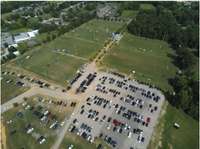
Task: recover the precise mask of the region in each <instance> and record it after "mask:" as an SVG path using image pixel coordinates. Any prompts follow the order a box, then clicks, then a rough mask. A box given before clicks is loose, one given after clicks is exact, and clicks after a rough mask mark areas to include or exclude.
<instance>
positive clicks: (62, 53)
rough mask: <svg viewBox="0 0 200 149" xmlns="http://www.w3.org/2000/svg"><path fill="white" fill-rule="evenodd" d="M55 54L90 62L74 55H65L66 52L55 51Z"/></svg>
mask: <svg viewBox="0 0 200 149" xmlns="http://www.w3.org/2000/svg"><path fill="white" fill-rule="evenodd" d="M53 52H54V53H58V54H61V55H66V56H70V57H73V58H75V59H79V60H83V61H88V59H87V58H84V57H80V56H76V55H73V54H69V53H64V52H58V51H53Z"/></svg>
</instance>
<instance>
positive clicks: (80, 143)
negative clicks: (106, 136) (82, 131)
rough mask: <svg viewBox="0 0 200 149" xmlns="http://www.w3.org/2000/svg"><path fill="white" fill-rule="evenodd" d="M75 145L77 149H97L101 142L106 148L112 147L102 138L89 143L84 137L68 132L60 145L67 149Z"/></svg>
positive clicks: (61, 148) (61, 147)
mask: <svg viewBox="0 0 200 149" xmlns="http://www.w3.org/2000/svg"><path fill="white" fill-rule="evenodd" d="M71 144H72V145H74V148H75V149H86V148H87V149H95V148H97V147H98V145H99V144H102V145H103V146H104V149H110V147H109V146H108V145H107V144H106V143H105V142H103V141H102V140H100V139H97V140H96V141H95V142H94V143H93V144H91V143H89V142H88V141H86V140H85V139H83V138H82V137H80V136H78V135H75V134H73V133H70V132H67V133H66V135H65V138H64V139H63V142H62V144H61V146H60V149H66V148H67V147H69V146H70V145H71Z"/></svg>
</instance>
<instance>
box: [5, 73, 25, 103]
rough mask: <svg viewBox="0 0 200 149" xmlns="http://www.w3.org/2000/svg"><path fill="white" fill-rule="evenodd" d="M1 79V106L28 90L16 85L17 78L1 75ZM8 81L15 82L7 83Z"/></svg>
mask: <svg viewBox="0 0 200 149" xmlns="http://www.w3.org/2000/svg"><path fill="white" fill-rule="evenodd" d="M2 71H3V70H2ZM1 79H2V80H1V104H3V103H5V102H7V101H9V100H10V99H12V98H14V97H16V96H18V95H20V94H21V93H23V92H25V91H27V90H28V87H19V86H17V85H16V81H17V78H16V77H15V76H10V75H1ZM8 79H11V80H13V82H11V83H6V81H7V80H8Z"/></svg>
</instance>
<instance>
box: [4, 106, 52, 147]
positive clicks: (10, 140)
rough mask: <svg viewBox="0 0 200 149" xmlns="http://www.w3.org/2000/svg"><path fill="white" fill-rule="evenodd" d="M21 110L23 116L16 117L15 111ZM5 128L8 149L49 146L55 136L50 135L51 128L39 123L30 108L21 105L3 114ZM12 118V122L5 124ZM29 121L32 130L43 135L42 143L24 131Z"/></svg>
mask: <svg viewBox="0 0 200 149" xmlns="http://www.w3.org/2000/svg"><path fill="white" fill-rule="evenodd" d="M18 111H21V112H22V113H23V114H24V117H23V118H18V117H16V113H17V112H18ZM3 117H4V123H5V128H6V144H7V148H8V149H16V148H22V147H24V148H29V149H35V148H38V149H40V148H50V147H51V145H52V144H53V143H54V140H55V136H53V135H52V130H50V129H49V128H48V127H45V126H43V125H41V124H40V122H39V120H38V119H37V118H36V117H35V116H34V115H33V114H32V112H31V111H30V110H24V109H23V108H22V106H21V105H20V106H19V107H15V108H13V109H11V110H9V111H7V112H6V113H4V114H3ZM11 119H12V120H13V123H12V124H6V121H7V120H11ZM28 123H31V125H32V126H33V127H34V132H37V133H39V134H41V135H45V136H46V137H47V140H46V142H45V143H43V144H41V145H40V144H39V143H38V142H37V140H36V139H35V138H34V137H32V136H31V135H30V134H27V133H26V132H25V131H24V128H25V126H26V125H27V124H28ZM12 130H17V132H16V133H15V134H14V135H10V131H12Z"/></svg>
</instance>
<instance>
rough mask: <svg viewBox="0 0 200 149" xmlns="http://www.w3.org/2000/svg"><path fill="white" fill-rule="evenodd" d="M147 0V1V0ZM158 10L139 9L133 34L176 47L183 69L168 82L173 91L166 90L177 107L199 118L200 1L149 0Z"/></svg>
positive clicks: (176, 60) (178, 63) (130, 28)
mask: <svg viewBox="0 0 200 149" xmlns="http://www.w3.org/2000/svg"><path fill="white" fill-rule="evenodd" d="M146 3H147V2H146ZM150 4H152V5H154V7H155V9H148V10H144V9H138V11H139V12H138V14H137V16H136V18H135V19H133V20H132V22H131V23H130V24H129V25H128V27H127V29H128V31H129V32H130V33H132V34H134V35H138V36H142V37H147V38H152V39H160V40H164V41H167V42H168V43H169V44H170V45H171V47H172V48H173V49H174V50H175V53H176V54H175V55H173V56H171V57H172V58H173V59H174V64H175V65H176V66H177V67H178V68H179V69H180V71H179V72H177V74H176V76H175V77H174V78H171V79H169V83H170V84H171V85H172V86H173V88H174V91H175V92H174V93H173V94H172V93H170V92H168V91H167V92H166V93H165V94H166V96H167V99H168V100H169V102H170V103H171V104H173V105H174V106H176V107H178V108H181V109H182V110H183V111H184V112H186V113H187V114H189V115H190V116H192V117H193V118H195V119H199V113H198V111H199V92H198V91H199V82H198V79H196V78H195V77H193V76H194V74H193V73H195V71H198V70H194V69H192V68H193V67H194V66H195V65H198V56H199V10H198V7H199V6H198V5H199V4H198V2H190V3H188V4H186V3H177V2H150Z"/></svg>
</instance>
